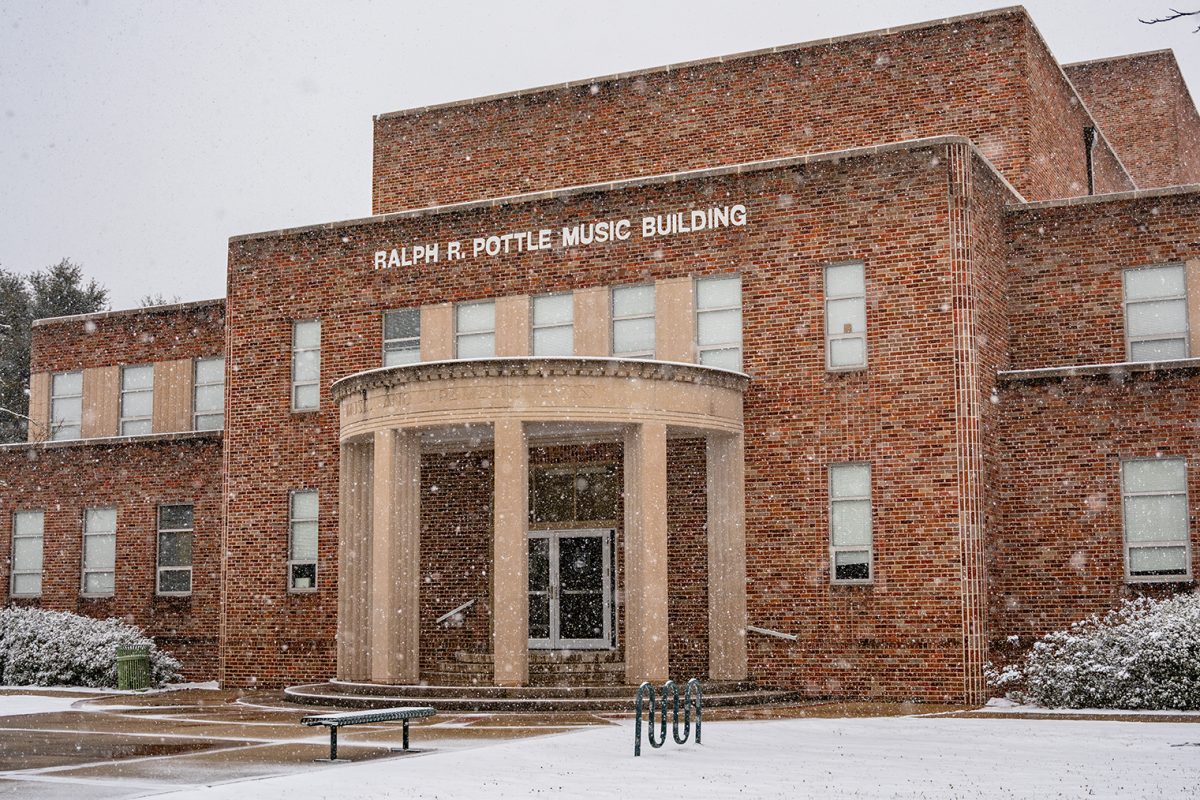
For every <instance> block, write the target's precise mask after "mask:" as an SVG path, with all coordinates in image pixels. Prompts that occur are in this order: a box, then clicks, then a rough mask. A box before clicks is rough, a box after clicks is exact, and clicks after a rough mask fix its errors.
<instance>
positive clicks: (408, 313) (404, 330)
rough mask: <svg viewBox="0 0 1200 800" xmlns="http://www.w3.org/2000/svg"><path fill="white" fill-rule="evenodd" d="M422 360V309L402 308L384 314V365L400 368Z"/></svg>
mask: <svg viewBox="0 0 1200 800" xmlns="http://www.w3.org/2000/svg"><path fill="white" fill-rule="evenodd" d="M420 360H421V309H419V308H402V309H400V310H398V311H385V312H384V314H383V365H384V366H385V367H399V366H402V365H404V364H416V363H417V362H418V361H420Z"/></svg>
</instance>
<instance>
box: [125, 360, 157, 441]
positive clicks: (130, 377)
mask: <svg viewBox="0 0 1200 800" xmlns="http://www.w3.org/2000/svg"><path fill="white" fill-rule="evenodd" d="M153 416H154V365H153V364H143V365H142V366H138V367H122V368H121V435H122V436H141V435H143V434H147V433H151V432H152V431H153Z"/></svg>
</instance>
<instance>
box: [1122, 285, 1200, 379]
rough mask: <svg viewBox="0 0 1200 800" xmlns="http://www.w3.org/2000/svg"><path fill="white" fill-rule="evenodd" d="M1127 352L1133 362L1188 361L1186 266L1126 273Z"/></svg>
mask: <svg viewBox="0 0 1200 800" xmlns="http://www.w3.org/2000/svg"><path fill="white" fill-rule="evenodd" d="M1124 282H1125V353H1126V355H1127V358H1128V359H1129V360H1130V361H1165V360H1167V359H1172V358H1187V357H1188V355H1189V353H1188V309H1187V287H1186V279H1185V277H1184V272H1183V265H1182V264H1176V265H1173V266H1168V267H1142V268H1139V269H1127V270H1125V271H1124Z"/></svg>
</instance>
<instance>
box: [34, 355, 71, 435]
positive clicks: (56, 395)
mask: <svg viewBox="0 0 1200 800" xmlns="http://www.w3.org/2000/svg"><path fill="white" fill-rule="evenodd" d="M82 420H83V373H82V372H59V373H57V374H56V375H55V376H54V377H53V378H52V379H51V382H50V438H51V439H54V440H56V441H57V440H62V439H78V438H79V437H80V436H81V435H82V431H83V428H82ZM35 433H37V432H36V431H35Z"/></svg>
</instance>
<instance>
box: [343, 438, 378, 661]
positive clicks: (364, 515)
mask: <svg viewBox="0 0 1200 800" xmlns="http://www.w3.org/2000/svg"><path fill="white" fill-rule="evenodd" d="M372 450H373V448H372V445H371V442H370V441H361V442H345V443H343V444H342V452H341V459H340V475H341V477H340V480H339V482H340V490H341V501H340V503H339V505H338V632H337V676H338V678H339V679H340V680H344V681H366V680H370V678H371V658H370V656H371V649H370V648H371V643H370V618H369V611H370V608H371V599H370V590H369V587H370V579H369V578H370V571H371V502H372V500H371V495H372V493H373V488H374V487H373V479H372V476H371V473H372V471H373V470H372V466H373V455H372Z"/></svg>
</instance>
